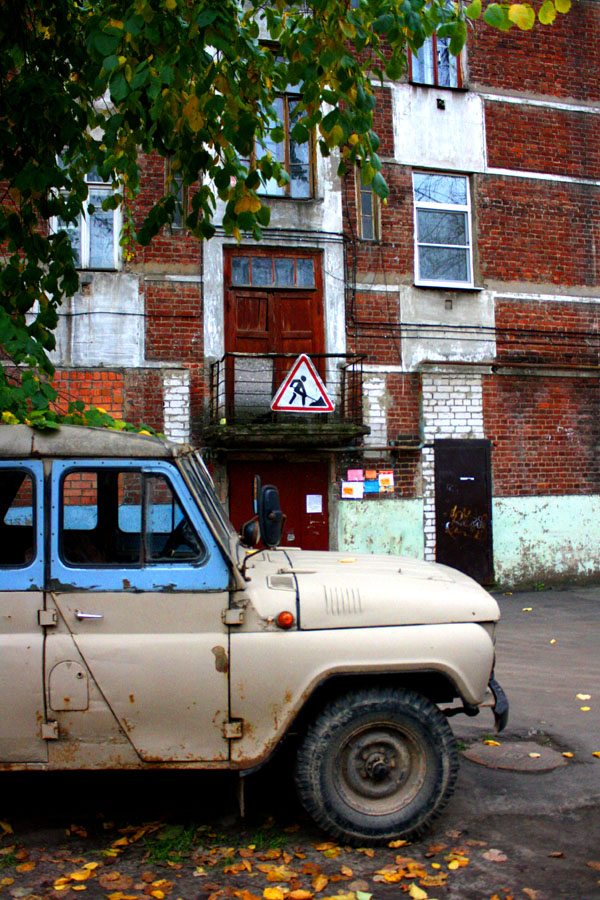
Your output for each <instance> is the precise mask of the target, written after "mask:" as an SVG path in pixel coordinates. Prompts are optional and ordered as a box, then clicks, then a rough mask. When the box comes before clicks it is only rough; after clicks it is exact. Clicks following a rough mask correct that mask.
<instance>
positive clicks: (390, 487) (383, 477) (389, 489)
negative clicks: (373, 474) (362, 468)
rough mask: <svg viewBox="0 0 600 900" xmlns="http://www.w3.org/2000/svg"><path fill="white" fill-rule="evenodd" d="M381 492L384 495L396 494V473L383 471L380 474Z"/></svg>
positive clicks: (391, 470) (390, 470)
mask: <svg viewBox="0 0 600 900" xmlns="http://www.w3.org/2000/svg"><path fill="white" fill-rule="evenodd" d="M379 490H380V491H381V493H382V494H393V493H394V471H393V469H389V470H383V469H382V471H381V472H380V473H379Z"/></svg>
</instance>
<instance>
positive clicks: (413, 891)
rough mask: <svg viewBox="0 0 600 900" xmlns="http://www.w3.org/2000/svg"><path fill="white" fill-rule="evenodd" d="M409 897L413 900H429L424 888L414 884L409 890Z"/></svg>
mask: <svg viewBox="0 0 600 900" xmlns="http://www.w3.org/2000/svg"><path fill="white" fill-rule="evenodd" d="M408 896H409V897H412V900H427V891H424V890H423V889H422V888H420V887H417V885H416V884H415V883H414V882H413V883H412V884H411V886H410V887H409V889H408Z"/></svg>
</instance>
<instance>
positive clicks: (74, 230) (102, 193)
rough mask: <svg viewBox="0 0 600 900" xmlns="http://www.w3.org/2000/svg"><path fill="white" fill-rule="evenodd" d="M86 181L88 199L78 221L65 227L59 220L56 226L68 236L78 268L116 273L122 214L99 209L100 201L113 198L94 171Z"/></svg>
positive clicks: (111, 210)
mask: <svg viewBox="0 0 600 900" xmlns="http://www.w3.org/2000/svg"><path fill="white" fill-rule="evenodd" d="M85 180H86V182H87V185H88V197H87V200H86V201H85V204H84V208H83V212H82V213H81V215H80V216H79V219H78V221H77V222H75V223H74V222H69V224H66V223H65V222H62V221H61V220H60V219H59V220H57V222H56V225H57V227H58V228H61V229H64V230H65V231H66V232H67V233H68V235H69V237H70V239H71V246H72V247H73V250H74V252H75V260H76V262H75V265H76V266H77V267H78V268H80V269H116V268H118V264H119V233H120V228H121V214H120V211H119V210H118V209H117V210H114V209H108V210H103V209H102V203H103V201H104V200H106V198H107V197H110V196H112V193H113V190H112V187H111V184H110V182H107V181H103V180H102V179H101V178H100V175H99V174H98V172H97V171H96V169H93V170H92V171H91V172H89V173H88V174H87V175H86V176H85ZM90 209H91V211H90Z"/></svg>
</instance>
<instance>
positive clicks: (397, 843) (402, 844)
mask: <svg viewBox="0 0 600 900" xmlns="http://www.w3.org/2000/svg"><path fill="white" fill-rule="evenodd" d="M407 844H408V841H390V842H389V844H388V847H391V848H392V850H396V849H397V848H398V847H405V846H406V845H407Z"/></svg>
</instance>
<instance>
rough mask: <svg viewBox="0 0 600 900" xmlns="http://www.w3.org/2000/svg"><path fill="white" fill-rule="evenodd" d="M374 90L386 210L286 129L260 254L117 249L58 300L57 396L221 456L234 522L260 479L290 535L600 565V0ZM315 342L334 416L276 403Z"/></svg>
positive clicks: (149, 165) (473, 41)
mask: <svg viewBox="0 0 600 900" xmlns="http://www.w3.org/2000/svg"><path fill="white" fill-rule="evenodd" d="M428 54H429V55H428ZM376 90H377V101H378V102H377V106H376V124H375V128H376V131H377V132H378V134H379V136H380V138H381V147H380V151H379V153H380V156H381V158H382V159H383V161H384V174H385V177H386V180H387V182H388V185H389V187H390V197H389V199H388V202H387V205H386V206H380V205H379V204H378V202H377V201H376V198H375V197H374V196H373V195H372V194H371V192H370V189H369V188H367V187H365V186H361V184H360V178H359V177H358V173H350V174H349V175H348V176H346V177H345V178H344V179H343V181H340V180H339V179H338V178H337V176H336V175H335V170H336V164H335V162H334V161H332V160H324V159H320V158H319V157H318V155H317V154H316V153H311V152H309V153H307V154H305V155H303V151H302V149H301V148H296V147H294V145H293V142H292V141H291V138H289V140H288V149H289V153H288V156H289V157H290V159H292V158H293V159H295V160H296V167H295V170H294V171H293V172H291V174H292V175H293V177H292V180H291V183H290V187H289V189H288V191H287V192H283V193H282V192H281V191H280V190H279V191H277V192H276V193H277V194H278V195H276V196H271V198H270V205H271V209H272V216H271V224H270V226H269V228H268V229H266V230H265V237H264V240H263V241H262V242H261V244H260V245H256V244H254V243H252V242H249V241H248V242H247V241H243V242H242V244H241V245H240V246H237V245H236V244H234V243H233V242H230V241H229V240H228V239H227V238H226V237H225V235H223V234H222V233H220V232H217V235H216V236H215V238H214V239H212V240H211V241H209V242H207V243H206V244H205V245H204V246H201V245H199V244H198V243H197V242H195V241H193V240H192V239H191V238H190V237H189V236H188V235H187V234H186V233H185V231H184V230H183V229H182V228H177V227H174V228H173V229H172V230H171V231H170V232H168V233H165V234H163V235H161V236H159V238H157V239H156V240H155V241H154V242H153V243H152V245H151V246H150V247H149V248H145V249H140V250H139V251H137V252H136V253H135V254H134V255H133V256H132V257H131V258H129V259H127V260H124V259H121V258H119V256H118V253H117V252H116V251H115V253H114V254H113V253H112V249H111V248H110V247H108V243H109V242H108V243H107V244H106V247H105V257H104V260H103V262H102V264H101V265H96V266H95V267H94V266H92V265H89V266H87V267H85V268H83V269H82V272H81V275H82V287H81V290H80V292H79V294H78V295H77V296H76V297H74V298H73V299H72V300H71V301H70V302H69V303H68V304H67V305H66V306H65V307H64V308H63V310H62V314H61V318H60V326H59V341H58V348H57V351H56V354H55V362H56V364H57V367H58V372H57V386H58V387H59V391H60V395H61V398H66V397H67V396H69V397H74V396H83V397H84V398H85V399H87V400H90V401H91V402H94V403H96V404H97V405H100V406H103V407H104V408H106V409H107V410H108V411H110V412H112V413H114V414H116V415H119V416H125V417H127V418H129V419H131V420H134V421H145V422H147V423H149V424H151V425H152V426H154V427H156V428H158V429H160V430H162V431H164V432H165V433H166V434H167V435H169V436H171V437H173V438H174V439H176V440H185V441H191V442H193V443H194V444H196V445H197V446H200V447H202V448H203V449H204V451H205V453H206V455H207V458H208V461H209V463H210V465H211V467H212V470H213V472H214V474H215V477H216V480H217V483H218V485H219V488H220V490H221V492H222V495H223V498H224V499H226V500H227V502H229V504H230V512H231V515H232V519H233V520H234V524H236V525H239V524H241V521H243V519H244V517H245V518H249V516H250V514H251V504H250V478H251V473H252V472H253V471H258V472H260V474H261V476H262V477H263V480H265V478H266V479H269V480H273V481H279V486H280V488H281V490H282V499H283V506H284V509H286V511H287V513H288V522H287V525H286V531H285V534H284V545H287V546H291V545H294V544H298V543H299V544H302V545H303V546H306V547H309V548H314V549H319V548H327V547H330V548H339V549H342V550H346V551H348V552H353V551H357V552H358V551H362V550H365V551H368V552H399V553H405V554H407V555H409V556H410V555H412V556H420V557H425V558H426V559H438V560H440V561H445V562H449V563H450V564H452V565H457V566H459V567H460V568H463V569H464V570H466V571H468V572H470V573H472V574H473V575H475V577H477V578H479V580H481V581H484V582H487V583H490V582H493V581H496V582H499V583H504V584H536V583H540V582H548V581H556V580H559V579H565V580H568V579H579V578H589V577H597V576H598V575H599V574H600V563H599V562H598V559H597V551H596V548H597V546H598V543H599V541H600V525H599V522H600V517H599V516H598V515H597V513H598V511H599V508H600V473H599V464H598V437H599V422H600V415H599V414H600V409H599V401H600V395H599V388H600V384H599V381H600V359H599V358H598V356H599V347H600V343H599V337H600V335H599V315H600V291H599V284H600V202H599V200H600V5H599V4H598V3H597V2H595V0H581V2H580V3H578V4H577V5H576V6H574V7H573V9H572V10H571V11H570V13H569V14H568V15H567V16H566V17H561V19H560V21H557V22H556V23H555V24H554V26H552V27H550V28H537V29H535V30H534V31H533V32H530V33H527V34H523V33H520V32H518V31H516V30H511V31H510V32H509V33H502V32H495V31H493V30H491V29H489V28H487V27H486V26H485V25H483V24H477V25H476V27H475V28H474V29H471V30H470V31H469V39H468V44H467V47H466V49H465V51H464V53H463V56H462V58H461V60H460V63H459V67H458V68H457V67H453V66H452V64H451V63H450V62H449V61H448V58H447V54H446V48H445V47H444V46H443V41H438V42H437V44H436V45H431V46H430V47H426V48H425V49H424V51H423V54H421V56H420V59H419V60H412V62H411V70H410V75H409V77H408V78H407V79H405V80H403V81H402V82H400V83H394V84H391V83H390V84H384V85H383V86H381V85H380V86H378V87H377V88H376ZM144 166H145V180H144V190H143V192H142V194H141V195H140V197H139V200H138V210H137V211H136V214H137V215H141V214H142V213H143V211H144V209H145V208H147V206H148V204H149V203H150V202H151V200H152V198H153V197H154V196H156V195H157V194H158V193H162V190H163V186H164V184H165V178H166V172H165V165H164V162H163V161H162V160H159V159H154V158H146V159H145V160H144ZM267 192H270V193H271V194H272V193H273V189H272V188H271V189H270V190H268V191H267ZM107 227H108V228H111V227H112V228H113V230H116V229H117V228H118V222H117V221H116V220H115V221H114V222H112V224H111V223H109V224H108V226H107ZM107 247H108V249H107ZM92 255H93V254H92ZM92 255H90V258H92ZM299 353H307V354H308V355H309V357H310V358H311V359H312V361H313V363H314V365H315V367H316V369H317V371H318V372H319V375H320V376H321V377H322V379H323V382H324V384H325V385H326V387H327V391H328V392H329V394H330V395H331V396H332V398H333V399H334V400H335V403H336V409H335V412H334V413H333V414H321V415H320V414H318V413H310V414H293V413H292V414H286V413H272V412H271V410H270V400H271V398H272V396H273V394H274V392H275V391H276V389H277V387H278V386H279V385H280V383H281V382H282V380H283V379H284V378H285V376H286V373H287V372H288V371H289V369H290V367H291V365H292V363H293V361H294V359H295V358H296V356H297V355H298V354H299ZM390 473H392V474H391V475H390Z"/></svg>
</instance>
